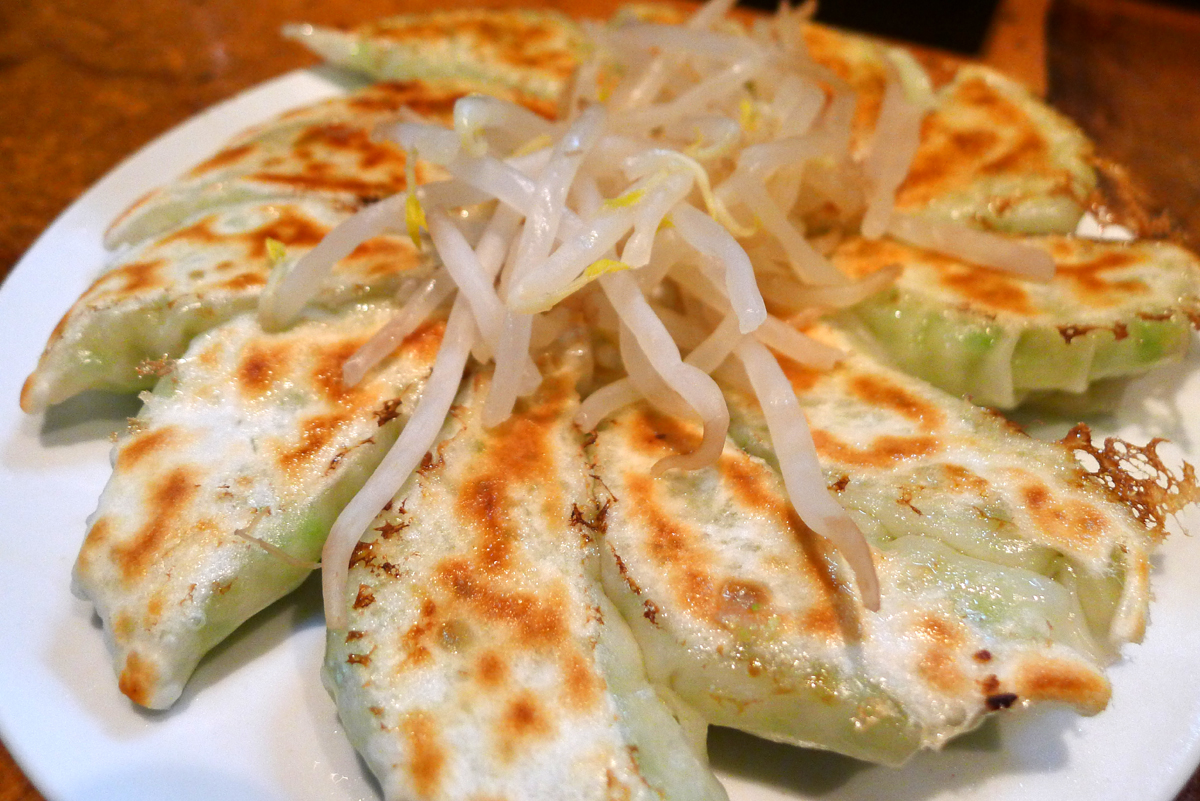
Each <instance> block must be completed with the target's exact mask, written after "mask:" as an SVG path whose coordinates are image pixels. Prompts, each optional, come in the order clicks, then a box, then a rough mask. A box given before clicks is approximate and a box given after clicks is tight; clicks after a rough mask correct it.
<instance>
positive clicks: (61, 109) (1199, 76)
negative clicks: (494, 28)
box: [0, 0, 1200, 801]
mask: <svg viewBox="0 0 1200 801" xmlns="http://www.w3.org/2000/svg"><path fill="white" fill-rule="evenodd" d="M619 1H620V0H575V1H574V2H572V1H571V0H548V2H543V4H544V5H546V4H548V5H553V6H556V7H558V8H561V9H563V10H566V11H571V12H574V13H582V14H588V15H596V16H602V15H606V14H607V13H609V12H610V11H611V10H612V8H613V7H615V6H616V5H618V4H619ZM826 1H827V2H836V0H826ZM462 4H463V0H449V2H446V3H442V4H439V5H440V6H443V7H444V6H450V5H462ZM495 4H503V0H497V2H496V3H495ZM524 4H525V5H529V4H532V3H530V2H525V3H524ZM476 5H478V3H476ZM425 7H427V6H426V5H425V4H423V3H420V2H418V1H417V0H356V2H354V3H346V2H341V1H340V0H256V1H255V2H246V0H188V1H186V2H185V1H183V0H172V1H171V2H165V1H162V0H126V2H120V3H107V2H97V0H40V1H39V2H29V3H20V2H7V3H0V164H2V165H4V169H2V170H0V198H3V213H2V214H0V278H2V277H3V276H5V275H7V274H8V272H9V270H11V269H12V267H13V265H14V264H15V263H16V261H17V259H18V258H20V256H21V254H22V253H24V251H25V250H26V249H27V248H28V247H29V246H30V245H31V244H32V243H33V241H34V239H35V238H36V237H37V235H38V234H39V233H40V232H41V231H42V229H44V228H45V227H46V226H47V225H49V224H50V222H51V221H52V220H53V219H54V217H55V216H57V215H58V214H59V213H60V212H61V211H62V210H63V209H64V208H65V207H66V206H67V205H68V204H70V202H71V201H73V200H74V199H75V198H76V197H77V196H78V195H79V194H80V193H81V192H83V190H84V189H86V188H87V187H88V186H90V185H91V184H92V183H93V182H95V181H96V180H97V179H99V178H100V177H101V176H102V175H104V174H105V173H106V172H107V171H108V170H110V169H111V168H112V167H113V166H114V165H116V163H117V162H118V161H120V160H121V159H122V158H124V157H125V156H127V155H129V154H130V153H133V152H134V151H135V150H137V149H138V148H139V147H141V146H142V145H144V144H145V143H146V142H148V141H149V140H150V139H152V138H153V137H155V136H157V135H158V134H160V133H162V132H163V131H166V130H167V129H169V128H170V127H172V126H173V125H175V124H177V123H179V122H181V121H183V120H185V119H187V118H188V117H190V116H191V115H193V114H195V113H196V112H198V111H200V110H201V109H203V108H206V107H207V106H209V105H211V104H213V103H215V102H217V101H219V100H221V99H223V98H226V97H229V96H230V95H232V94H234V93H236V92H238V91H239V90H241V89H244V88H246V87H249V86H252V85H254V84H257V83H259V82H261V81H263V80H266V79H267V78H270V77H272V76H275V75H279V74H281V73H283V72H287V71H289V70H292V69H295V68H297V67H302V66H306V65H308V64H311V63H313V59H312V58H311V57H309V56H308V55H306V54H305V53H304V52H303V51H302V50H300V49H299V48H298V47H295V46H293V45H290V44H287V43H284V42H282V41H280V40H279V38H278V36H277V35H276V31H277V30H278V27H279V25H280V23H282V22H286V21H308V22H314V23H323V24H353V23H356V22H361V21H365V20H368V19H373V18H376V17H380V16H384V15H386V14H389V13H396V12H398V11H407V10H420V9H422V8H425ZM982 58H983V59H984V60H985V61H988V62H990V63H992V64H994V65H996V66H998V67H1000V68H1002V69H1005V70H1006V71H1008V72H1010V73H1012V74H1014V75H1016V76H1017V77H1018V78H1020V79H1022V80H1024V81H1025V82H1026V83H1028V84H1029V85H1030V86H1032V87H1034V88H1035V89H1036V90H1038V91H1039V92H1043V93H1045V94H1046V95H1047V96H1048V97H1049V99H1050V100H1051V102H1053V103H1054V104H1055V105H1056V106H1058V107H1059V108H1060V109H1062V110H1064V111H1066V112H1067V113H1068V114H1070V115H1071V116H1073V117H1074V118H1075V119H1076V120H1077V121H1078V122H1079V123H1080V124H1081V125H1082V126H1083V127H1084V129H1085V130H1086V131H1087V132H1088V133H1089V134H1090V135H1091V136H1092V137H1093V138H1094V139H1095V140H1096V141H1097V142H1098V143H1099V145H1100V147H1101V149H1102V151H1103V152H1104V153H1105V155H1107V156H1109V157H1111V158H1112V159H1113V160H1115V161H1117V162H1120V163H1122V164H1125V165H1126V166H1128V167H1129V168H1130V172H1131V173H1132V174H1133V175H1134V176H1137V179H1138V180H1139V181H1140V182H1141V185H1142V189H1143V191H1144V192H1145V197H1146V198H1147V199H1148V200H1149V202H1150V203H1152V204H1153V205H1154V206H1155V207H1156V208H1158V209H1162V210H1164V211H1166V212H1168V213H1169V214H1170V215H1172V217H1173V218H1174V220H1175V221H1176V223H1177V225H1178V230H1179V231H1180V232H1181V235H1183V236H1185V237H1187V238H1189V239H1190V240H1191V241H1192V243H1193V244H1195V243H1200V101H1198V99H1197V92H1196V89H1197V88H1198V87H1200V14H1196V13H1194V12H1187V11H1181V10H1175V9H1171V8H1167V7H1163V6H1155V5H1150V4H1144V3H1137V2H1133V1H1132V0H1054V1H1053V2H1051V0H1004V2H1002V4H1001V7H1000V9H999V11H998V13H997V16H996V19H995V21H994V23H993V27H992V31H991V34H990V36H989V39H988V42H987V43H986V45H985V48H984V52H983V54H982ZM41 798H42V797H41V795H39V794H38V792H37V790H36V789H35V788H34V787H33V786H32V785H30V783H29V782H28V780H27V779H26V778H25V777H24V775H23V774H22V773H21V771H20V769H19V768H18V767H17V766H16V765H15V764H14V763H13V761H12V759H11V757H10V756H9V754H8V752H7V751H6V750H5V749H4V747H3V744H2V743H0V801H38V800H39V799H41ZM1177 801H1200V772H1198V773H1197V775H1195V776H1193V777H1192V780H1191V782H1189V784H1188V786H1187V787H1186V788H1185V789H1184V791H1183V792H1182V793H1181V794H1180V796H1179V798H1178V799H1177Z"/></svg>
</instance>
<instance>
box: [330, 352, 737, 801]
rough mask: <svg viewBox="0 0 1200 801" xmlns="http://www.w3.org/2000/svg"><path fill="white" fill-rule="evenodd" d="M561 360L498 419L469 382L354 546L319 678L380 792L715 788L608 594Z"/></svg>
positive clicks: (599, 798)
mask: <svg viewBox="0 0 1200 801" xmlns="http://www.w3.org/2000/svg"><path fill="white" fill-rule="evenodd" d="M571 361H572V358H571V357H570V356H568V357H567V358H566V359H565V360H564V362H563V363H561V364H559V365H558V366H557V367H551V368H549V369H548V371H547V372H548V375H547V378H546V381H545V382H544V383H543V385H542V387H541V389H540V390H539V391H538V392H537V394H536V395H534V396H533V397H532V398H530V399H529V400H528V401H523V402H522V403H521V404H519V405H518V408H517V411H516V413H515V414H514V415H513V417H512V418H510V419H509V420H508V421H506V422H505V423H503V424H501V425H499V426H497V427H496V428H495V429H492V430H491V431H487V430H485V429H484V428H483V426H482V423H481V420H480V415H481V412H482V406H483V399H484V397H485V394H486V392H487V388H488V386H489V379H488V375H489V373H486V372H484V373H476V374H475V375H474V376H472V377H469V378H468V379H467V383H466V386H465V388H464V389H463V390H462V392H461V393H460V396H459V401H458V405H457V406H455V407H454V409H453V410H452V412H451V414H450V416H449V418H448V421H447V424H446V427H445V429H444V430H443V432H442V437H441V441H440V442H439V444H437V445H436V446H435V447H434V449H433V451H432V452H431V456H430V457H429V458H427V460H426V462H425V464H424V466H423V467H422V468H421V469H420V470H419V471H418V472H417V473H416V474H415V475H414V476H413V477H412V478H411V479H410V480H409V481H408V483H406V484H405V486H404V488H403V489H402V490H401V491H400V493H399V494H398V495H397V496H396V498H395V500H394V501H393V503H392V504H391V506H390V508H389V509H387V510H385V512H384V513H382V514H381V515H380V516H379V517H378V518H377V519H376V520H375V522H374V523H372V524H371V526H370V528H369V530H368V531H367V532H366V534H365V536H364V538H363V541H362V542H361V543H360V544H359V546H358V547H357V549H356V550H355V553H354V558H353V561H352V563H351V568H350V580H349V586H348V591H347V597H346V598H345V600H344V603H345V604H346V605H347V607H348V614H349V624H348V630H346V631H331V632H330V633H329V639H328V647H327V652H326V662H325V673H324V675H325V682H326V686H327V688H328V689H329V691H330V693H331V694H332V695H333V696H334V698H335V699H336V701H337V705H338V712H339V714H340V716H341V719H342V721H343V722H344V724H345V727H346V733H347V735H348V736H349V737H350V740H351V742H352V743H354V746H355V747H356V748H357V749H358V751H359V753H360V754H361V755H362V756H363V758H364V759H365V760H366V762H367V764H368V765H369V766H370V768H371V770H372V771H373V772H374V773H375V775H376V776H377V777H378V778H379V781H380V784H381V785H382V787H383V795H384V797H385V798H386V799H388V800H389V801H401V799H413V798H420V799H425V801H450V800H451V799H455V800H461V801H467V799H483V798H511V799H542V798H545V799H549V798H553V799H558V800H559V801H593V800H594V801H608V799H613V798H621V799H630V800H631V801H633V800H635V799H636V800H639V801H649V800H650V799H655V801H658V799H678V801H705V800H706V799H709V800H711V801H720V800H721V799H725V798H726V795H725V792H724V790H723V789H722V788H721V786H720V784H719V783H718V782H717V781H716V779H715V778H714V777H713V775H712V773H711V772H710V771H709V770H708V768H707V765H706V759H705V757H704V752H703V735H704V731H705V727H704V725H703V723H702V722H701V723H699V724H698V725H695V724H696V721H694V720H689V718H691V717H694V713H688V712H687V711H686V710H685V709H684V708H683V707H680V708H679V710H677V712H678V714H680V715H681V717H682V718H683V719H684V721H685V723H687V724H688V726H687V727H686V728H685V726H682V725H681V724H680V723H679V722H677V721H676V718H675V717H674V716H673V714H672V711H670V710H669V708H668V706H667V705H666V704H664V702H663V701H662V700H661V699H660V698H659V696H658V694H657V693H656V692H655V690H654V689H652V688H651V686H650V684H649V683H648V681H647V680H646V677H645V673H644V670H643V668H642V663H641V657H640V655H639V654H638V650H637V646H636V645H635V643H634V641H633V638H632V636H631V635H630V633H629V630H628V628H627V627H626V626H625V624H624V623H623V622H622V620H621V616H620V614H618V613H617V611H616V610H615V609H614V608H613V607H612V605H611V604H610V603H609V602H608V600H607V599H606V598H605V596H604V594H603V592H602V590H601V587H600V578H599V563H598V541H597V532H596V531H595V530H594V529H593V528H592V526H593V525H594V522H595V521H594V518H595V514H596V508H595V506H594V495H593V494H592V491H591V486H590V485H591V478H590V476H589V475H588V464H587V462H586V460H585V459H584V456H583V445H582V443H583V439H582V436H581V435H580V433H579V431H578V429H577V428H575V426H574V425H573V424H572V422H571V418H572V416H573V414H574V412H575V409H576V408H577V396H576V392H575V381H576V378H577V377H578V368H577V366H573V365H572V364H571ZM543 366H544V367H545V365H543Z"/></svg>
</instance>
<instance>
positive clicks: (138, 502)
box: [74, 305, 443, 709]
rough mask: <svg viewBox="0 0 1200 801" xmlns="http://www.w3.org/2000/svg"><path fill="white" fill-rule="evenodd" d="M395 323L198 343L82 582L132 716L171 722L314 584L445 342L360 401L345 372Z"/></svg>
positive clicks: (113, 487) (131, 442)
mask: <svg viewBox="0 0 1200 801" xmlns="http://www.w3.org/2000/svg"><path fill="white" fill-rule="evenodd" d="M393 312H394V307H393V306H391V305H375V306H369V305H361V306H354V307H351V308H347V309H343V310H342V311H341V312H340V313H339V314H337V315H336V316H334V315H330V314H328V313H323V312H320V311H313V312H311V313H309V314H308V315H307V316H306V318H305V319H303V320H302V321H301V322H299V323H297V324H296V325H295V326H293V327H292V328H290V329H289V330H287V331H285V332H282V333H273V334H266V333H263V331H262V330H261V329H260V328H259V327H258V324H257V323H256V321H255V319H254V317H253V315H243V316H241V317H237V318H235V319H234V320H231V321H229V322H227V323H225V324H224V325H221V326H219V327H217V328H215V329H213V330H212V331H210V332H208V333H207V334H204V335H202V336H200V337H198V338H197V339H196V340H195V341H194V342H193V343H192V346H191V348H189V350H188V352H187V354H186V355H184V356H183V357H182V358H181V359H179V360H178V361H176V362H175V364H174V366H173V367H172V368H171V371H170V373H169V374H168V375H167V376H166V377H165V378H163V379H162V381H161V382H160V383H159V385H158V386H157V387H156V388H155V391H154V392H153V393H152V394H147V396H146V398H145V406H144V407H143V409H142V411H141V413H140V414H139V415H138V416H137V418H135V419H134V421H133V423H132V425H131V430H130V432H129V433H128V434H127V435H126V436H125V437H123V438H122V439H121V440H120V441H119V442H118V443H117V445H116V446H115V447H114V449H113V474H112V477H111V478H110V479H109V482H108V484H107V486H105V488H104V492H103V494H102V495H101V496H100V502H99V506H98V507H97V509H96V512H95V513H94V514H93V515H92V517H91V518H90V523H89V527H88V532H87V537H86V539H85V541H84V543H83V547H82V548H81V550H80V552H79V557H78V560H77V561H76V564H75V571H74V585H75V589H76V592H77V593H78V594H80V595H82V596H83V597H86V598H88V599H90V600H91V601H92V603H93V604H95V607H96V611H97V613H98V614H99V615H100V618H101V619H102V620H103V622H104V629H105V635H106V637H107V638H108V640H109V643H110V645H111V648H112V651H113V662H114V667H115V670H116V673H117V675H118V676H119V677H120V687H121V691H122V692H124V693H125V694H126V695H127V696H129V698H130V699H131V700H133V701H134V702H136V703H138V704H141V705H143V706H148V707H152V708H155V709H161V708H165V707H168V706H170V705H171V704H172V703H174V702H175V700H176V699H177V698H178V697H179V694H180V692H181V691H182V690H183V686H184V684H185V683H186V682H187V680H188V677H189V676H190V675H191V673H192V671H193V670H194V669H195V667H196V664H197V663H198V662H199V660H200V658H201V657H202V656H203V655H204V654H205V653H206V652H207V651H208V650H209V649H210V648H212V647H213V646H214V645H216V644H217V643H218V642H220V641H221V640H222V639H224V638H225V637H226V636H227V635H228V634H229V633H230V632H231V631H233V630H234V629H235V628H236V627H237V626H239V625H240V624H241V623H242V622H244V621H245V620H247V619H248V618H249V617H250V616H251V615H253V614H254V613H256V612H258V611H259V610H260V609H262V608H263V607H265V606H267V605H268V604H269V603H271V602H272V601H274V600H276V599H278V598H281V597H283V596H284V595H286V594H288V593H289V592H291V591H292V590H293V589H295V588H296V587H297V586H298V585H299V584H300V582H301V581H302V580H303V579H304V577H305V576H307V575H308V573H309V572H310V571H311V570H312V568H313V564H312V563H313V561H314V560H316V559H318V558H319V556H320V553H321V547H322V545H323V544H324V541H325V536H326V534H328V531H329V527H330V526H331V525H332V523H333V520H334V518H336V517H337V515H338V513H339V512H340V511H341V509H342V507H343V506H344V505H345V504H346V502H348V501H349V500H350V498H351V497H353V495H354V493H356V492H357V491H358V489H359V487H361V486H362V483H363V482H364V481H365V480H366V478H367V476H369V475H370V473H371V471H372V470H373V469H374V468H375V465H376V464H377V463H378V462H379V460H380V459H381V458H382V456H383V453H384V452H385V451H386V449H387V446H388V445H389V444H390V443H391V442H392V441H394V439H395V437H396V434H397V430H398V427H399V425H400V421H401V420H403V419H404V417H405V416H406V414H407V411H408V407H409V405H411V402H412V399H411V397H410V394H409V393H414V392H419V390H420V386H421V384H422V382H423V381H424V378H425V376H426V374H427V373H428V371H429V370H430V369H431V367H432V364H433V358H434V355H435V354H436V352H437V348H438V345H439V343H440V341H441V331H442V327H443V326H442V324H441V323H440V322H438V323H430V324H428V325H427V326H425V327H424V328H422V329H418V331H417V332H415V333H414V334H412V335H411V336H410V337H409V338H408V339H407V340H406V341H405V342H404V344H402V345H401V346H400V348H399V349H398V350H397V352H396V353H395V354H393V356H392V357H391V358H390V359H389V361H387V362H385V363H384V364H383V365H381V366H380V367H379V368H377V369H376V370H375V371H373V372H372V373H371V374H369V375H368V376H367V378H366V379H365V380H364V381H362V382H361V383H359V384H358V385H356V386H354V387H353V388H347V387H345V386H344V385H343V384H342V379H341V375H342V372H341V371H342V362H343V361H344V360H345V359H346V357H348V356H349V355H350V354H352V353H353V352H354V351H355V350H356V349H357V348H358V347H359V346H360V345H361V344H362V343H363V341H364V340H366V339H367V338H368V337H369V336H370V335H371V334H372V333H374V331H375V330H376V329H377V328H378V327H379V326H380V325H381V324H382V323H383V322H384V321H386V320H387V319H388V316H389V315H390V314H391V313H393Z"/></svg>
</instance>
